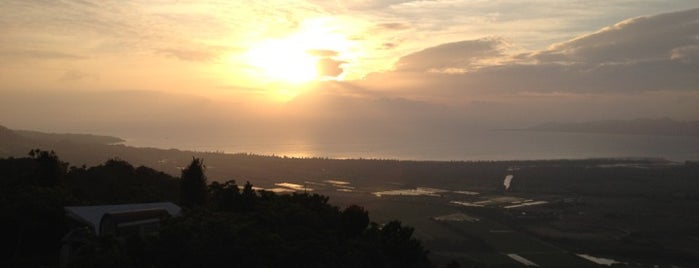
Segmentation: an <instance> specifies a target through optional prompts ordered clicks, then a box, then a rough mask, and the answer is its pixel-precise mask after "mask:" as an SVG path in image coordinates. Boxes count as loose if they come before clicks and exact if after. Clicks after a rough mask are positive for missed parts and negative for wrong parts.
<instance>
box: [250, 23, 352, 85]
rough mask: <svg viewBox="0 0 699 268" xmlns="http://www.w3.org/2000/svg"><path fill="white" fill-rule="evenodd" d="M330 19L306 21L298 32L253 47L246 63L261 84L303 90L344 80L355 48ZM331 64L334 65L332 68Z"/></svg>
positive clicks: (264, 41) (262, 41) (266, 40)
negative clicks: (344, 69)
mask: <svg viewBox="0 0 699 268" xmlns="http://www.w3.org/2000/svg"><path fill="white" fill-rule="evenodd" d="M336 24H337V21H336V20H334V19H330V18H317V19H309V20H305V21H304V22H303V23H301V25H300V26H299V27H298V29H297V30H296V31H294V32H290V33H288V34H287V35H283V36H281V37H277V38H270V39H264V40H260V41H258V42H255V43H253V44H251V45H250V48H249V49H248V50H247V51H246V52H245V54H244V61H245V63H246V64H247V66H248V67H249V70H250V71H251V73H252V74H253V76H254V77H256V79H257V81H258V82H263V83H271V84H286V85H295V86H300V85H304V84H308V83H309V82H313V81H322V80H328V79H333V80H341V79H342V71H339V72H338V70H342V67H341V64H343V63H347V62H351V61H353V59H354V54H353V52H352V49H353V46H354V45H355V44H354V43H353V42H352V41H349V39H348V38H347V36H346V35H345V34H343V32H342V29H344V28H346V27H339V26H337V25H336ZM328 63H330V64H329V65H328Z"/></svg>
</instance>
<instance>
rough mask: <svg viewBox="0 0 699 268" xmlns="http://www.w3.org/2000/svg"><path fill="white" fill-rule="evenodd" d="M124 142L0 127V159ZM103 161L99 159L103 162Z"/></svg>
mask: <svg viewBox="0 0 699 268" xmlns="http://www.w3.org/2000/svg"><path fill="white" fill-rule="evenodd" d="M121 142H124V140H122V139H120V138H117V137H112V136H100V135H92V134H69V133H44V132H39V131H29V130H13V129H9V128H7V127H4V126H0V157H8V156H25V155H26V154H27V153H28V152H29V150H32V149H37V148H42V149H48V150H54V149H59V148H65V147H69V148H73V150H80V149H81V148H82V149H83V150H84V149H86V148H88V147H95V146H107V145H114V144H119V143H121ZM103 160H104V159H100V161H103Z"/></svg>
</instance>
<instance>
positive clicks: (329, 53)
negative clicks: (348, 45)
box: [307, 49, 340, 58]
mask: <svg viewBox="0 0 699 268" xmlns="http://www.w3.org/2000/svg"><path fill="white" fill-rule="evenodd" d="M307 53H308V54H311V55H313V56H318V57H328V58H329V57H335V56H337V55H338V54H340V53H339V52H337V51H334V50H327V49H312V50H309V51H307Z"/></svg>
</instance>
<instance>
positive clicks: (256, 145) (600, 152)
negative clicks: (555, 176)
mask: <svg viewBox="0 0 699 268" xmlns="http://www.w3.org/2000/svg"><path fill="white" fill-rule="evenodd" d="M127 140H128V142H127V145H132V146H138V147H157V148H165V149H169V148H177V149H183V150H197V151H224V152H227V153H240V152H246V153H255V154H264V155H279V156H284V155H286V156H294V157H310V156H317V157H330V158H389V159H408V160H511V159H518V160H519V159H561V158H589V157H662V158H666V159H669V160H673V161H684V160H699V137H679V136H678V137H675V136H648V135H618V134H613V135H612V134H589V133H558V132H529V131H473V132H468V133H460V134H453V133H449V134H437V135H434V134H432V135H414V134H411V133H405V134H401V135H391V137H382V136H362V137H360V136H356V137H351V136H350V137H344V138H338V137H323V136H315V137H309V136H301V135H284V134H283V133H280V134H278V135H264V136H263V135H260V136H235V135H230V136H227V135H219V136H209V137H205V138H197V139H195V138H185V137H167V138H160V137H159V138H149V137H145V138H131V139H129V138H127Z"/></svg>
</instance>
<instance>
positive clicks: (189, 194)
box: [180, 157, 207, 207]
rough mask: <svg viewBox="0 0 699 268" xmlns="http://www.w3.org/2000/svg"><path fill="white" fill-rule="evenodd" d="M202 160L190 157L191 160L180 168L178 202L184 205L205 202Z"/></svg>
mask: <svg viewBox="0 0 699 268" xmlns="http://www.w3.org/2000/svg"><path fill="white" fill-rule="evenodd" d="M205 168H206V166H204V161H203V160H202V159H199V158H194V157H192V162H191V163H190V164H189V166H187V167H186V168H185V169H183V170H182V178H181V181H180V202H181V203H182V205H183V206H185V207H196V206H203V205H204V204H206V197H207V188H206V175H204V169H205Z"/></svg>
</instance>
